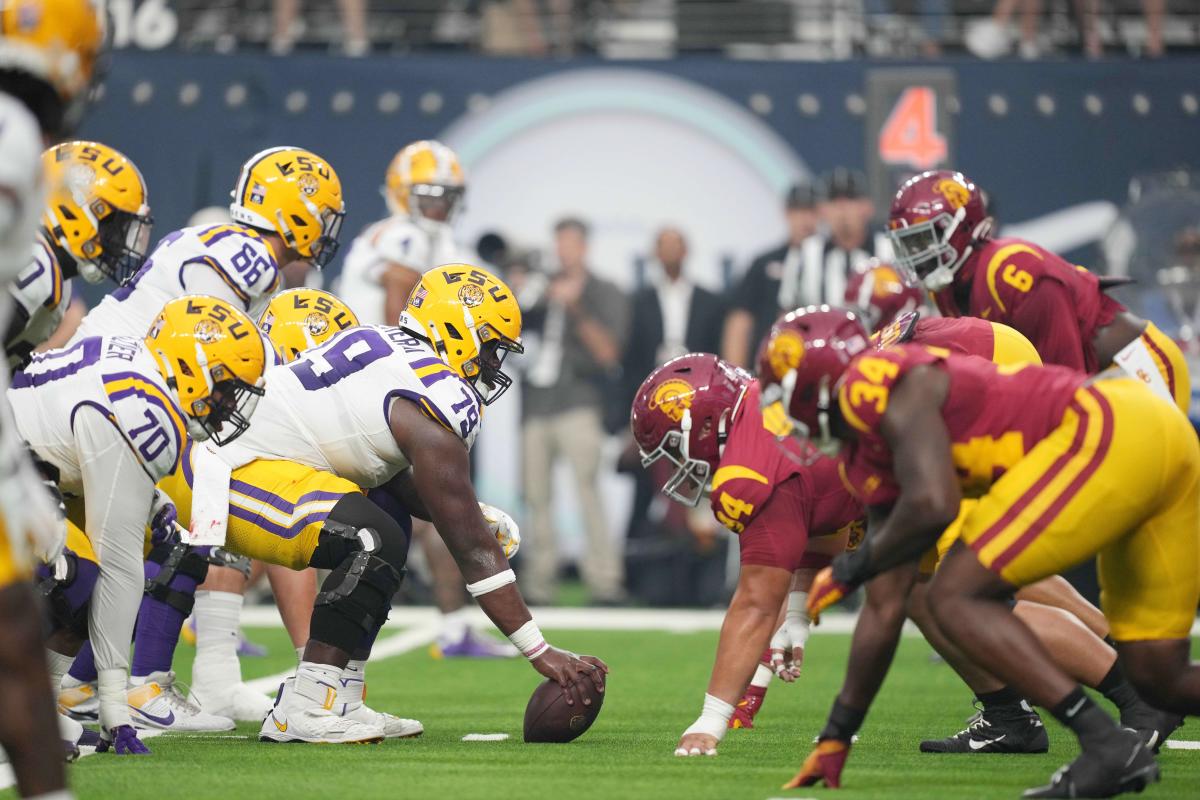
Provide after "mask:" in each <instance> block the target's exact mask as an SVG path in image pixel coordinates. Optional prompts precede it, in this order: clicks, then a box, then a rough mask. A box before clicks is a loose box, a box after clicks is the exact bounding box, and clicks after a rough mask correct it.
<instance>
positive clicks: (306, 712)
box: [258, 677, 385, 744]
mask: <svg viewBox="0 0 1200 800" xmlns="http://www.w3.org/2000/svg"><path fill="white" fill-rule="evenodd" d="M336 702H337V687H336V686H333V685H331V684H328V683H324V682H322V681H317V680H314V679H312V678H305V677H300V678H288V679H287V680H286V681H284V682H283V683H282V684H281V685H280V687H279V697H278V698H277V699H276V700H275V707H274V708H273V709H271V713H269V714H268V715H267V718H266V719H265V720H263V724H262V729H261V730H260V731H259V733H258V738H259V741H263V742H312V743H317V744H373V743H375V742H382V741H383V739H384V736H385V734H384V730H383V728H382V727H380V726H379V725H373V724H368V723H364V722H361V721H359V720H357V719H352V718H350V717H343V716H342V715H340V714H338V713H337V712H335V711H334V710H333V707H334V704H335V703H336Z"/></svg>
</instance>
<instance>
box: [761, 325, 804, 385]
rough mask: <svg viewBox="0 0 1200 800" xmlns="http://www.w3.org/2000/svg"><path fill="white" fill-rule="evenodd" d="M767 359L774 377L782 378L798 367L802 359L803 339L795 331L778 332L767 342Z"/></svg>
mask: <svg viewBox="0 0 1200 800" xmlns="http://www.w3.org/2000/svg"><path fill="white" fill-rule="evenodd" d="M767 358H768V360H770V362H771V370H772V371H773V372H774V373H775V377H776V378H783V376H784V375H786V374H788V373H789V372H791V371H792V370H794V369H796V368H797V367H799V366H800V361H801V360H802V359H803V358H804V339H803V338H801V336H800V334H798V333H796V332H795V331H790V330H783V331H780V332H779V333H777V334H776V335H775V336H774V337H772V338H771V340H770V341H768V342H767Z"/></svg>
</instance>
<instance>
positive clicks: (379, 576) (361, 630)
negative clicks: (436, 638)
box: [312, 549, 404, 652]
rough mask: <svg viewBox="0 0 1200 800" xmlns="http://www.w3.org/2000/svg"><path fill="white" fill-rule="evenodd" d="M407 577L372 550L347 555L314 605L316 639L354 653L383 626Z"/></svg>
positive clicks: (331, 574) (323, 587)
mask: <svg viewBox="0 0 1200 800" xmlns="http://www.w3.org/2000/svg"><path fill="white" fill-rule="evenodd" d="M403 578H404V570H403V568H401V569H399V570H397V569H396V568H395V567H393V566H392V565H391V564H389V563H388V562H387V561H385V560H383V559H382V558H380V557H379V556H378V555H376V554H375V553H374V552H372V551H370V550H368V549H362V550H358V551H357V552H354V553H351V554H349V555H347V557H346V558H345V559H344V560H343V562H342V563H341V564H340V565H339V566H338V567H337V568H336V569H334V570H333V572H331V573H330V574H329V577H328V578H326V579H325V583H324V584H322V586H321V591H320V592H319V593H318V594H317V599H316V602H315V603H314V604H313V617H312V638H314V639H316V640H317V641H319V642H324V643H326V644H331V645H333V646H334V647H337V648H339V649H342V650H345V651H346V652H351V651H353V650H354V648H355V647H356V646H357V644H358V642H359V641H360V640H361V638H362V636H363V634H367V633H371V632H373V631H375V630H376V629H377V628H378V627H379V626H380V625H382V624H383V623H384V622H385V621H386V620H387V616H388V611H389V610H390V609H391V607H392V597H393V596H394V595H395V594H396V590H398V589H399V588H400V583H401V581H402V580H403Z"/></svg>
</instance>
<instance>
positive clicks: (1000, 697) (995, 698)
mask: <svg viewBox="0 0 1200 800" xmlns="http://www.w3.org/2000/svg"><path fill="white" fill-rule="evenodd" d="M975 699H976V700H978V701H979V704H980V705H982V706H983V711H984V713H985V714H986V713H987V712H989V711H991V712H996V711H1016V710H1021V711H1023V710H1024V709H1023V708H1022V699H1021V695H1019V694H1017V692H1016V690H1015V689H1013V688H1012V687H1011V686H1005V687H1003V688H1000V689H997V690H996V691H994V692H982V693H980V694H977V695H975Z"/></svg>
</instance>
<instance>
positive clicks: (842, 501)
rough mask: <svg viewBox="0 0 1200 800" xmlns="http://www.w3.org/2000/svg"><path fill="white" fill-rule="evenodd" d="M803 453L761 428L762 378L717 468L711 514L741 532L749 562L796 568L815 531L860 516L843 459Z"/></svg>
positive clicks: (829, 530) (746, 402)
mask: <svg viewBox="0 0 1200 800" xmlns="http://www.w3.org/2000/svg"><path fill="white" fill-rule="evenodd" d="M785 448H787V449H790V450H791V451H792V455H791V456H789V455H788V453H787V452H785ZM800 452H801V450H800V447H799V445H796V444H795V443H794V442H791V441H787V442H780V441H778V440H777V439H776V438H775V436H774V435H773V434H771V433H770V432H769V431H767V430H766V429H765V428H763V420H762V412H761V411H760V408H759V387H758V381H754V382H753V383H751V384H750V387H749V389H747V390H746V396H745V397H744V398H743V399H742V402H741V405H740V406H739V407H738V409H737V410H736V412H735V413H734V416H733V422H732V427H731V428H730V431H729V437H728V439H727V440H726V442H725V450H724V452H723V453H722V454H721V462H720V464H718V466H717V471H716V472H714V473H713V477H712V498H711V500H712V510H713V514H714V515H716V517H717V519H718V520H720V521H721V523H722V524H723V525H725V526H726V527H727V528H729V529H730V530H731V531H733V532H734V533H737V534H739V537H738V539H739V546H740V550H741V558H742V563H743V564H757V565H761V566H767V567H780V568H782V569H786V570H795V569H797V568H798V567H799V566H800V561H801V558H802V557H803V555H804V548H805V547H806V546H807V544H808V538H809V536H825V535H829V534H833V533H837V532H839V531H840V530H841V529H842V528H844V527H846V526H847V525H852V524H854V523H857V522H858V520H859V519H860V518H861V517H862V505H861V504H860V503H859V502H858V501H857V500H855V499H854V497H853V496H852V495H851V494H850V493H849V492H848V491H847V490H846V487H845V486H844V485H843V484H842V481H841V479H840V478H839V476H838V465H837V462H836V461H835V460H833V459H830V458H823V459H821V460H819V461H818V462H817V463H816V464H814V465H813V466H811V467H802V466H800V464H799V461H798V458H799V454H800Z"/></svg>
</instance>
